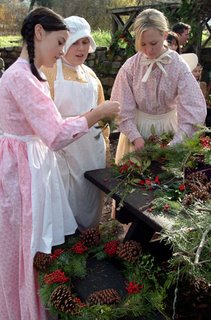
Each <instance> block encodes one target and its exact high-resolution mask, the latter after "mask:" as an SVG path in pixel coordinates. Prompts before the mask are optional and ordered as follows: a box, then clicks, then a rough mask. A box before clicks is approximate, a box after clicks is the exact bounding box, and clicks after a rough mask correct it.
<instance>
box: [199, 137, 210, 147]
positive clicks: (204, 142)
mask: <svg viewBox="0 0 211 320" xmlns="http://www.w3.org/2000/svg"><path fill="white" fill-rule="evenodd" d="M200 144H201V145H202V146H203V147H204V148H207V149H210V148H211V138H210V137H207V136H206V137H201V138H200Z"/></svg>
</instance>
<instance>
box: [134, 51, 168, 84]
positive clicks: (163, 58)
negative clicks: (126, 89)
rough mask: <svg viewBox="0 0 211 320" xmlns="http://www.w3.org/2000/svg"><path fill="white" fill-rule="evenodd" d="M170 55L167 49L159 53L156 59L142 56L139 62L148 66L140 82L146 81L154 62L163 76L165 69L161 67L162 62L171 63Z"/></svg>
mask: <svg viewBox="0 0 211 320" xmlns="http://www.w3.org/2000/svg"><path fill="white" fill-rule="evenodd" d="M171 60H172V59H171V57H170V55H169V54H168V50H167V51H165V52H164V53H163V54H161V55H160V56H159V57H158V58H156V59H149V58H147V57H146V56H145V57H144V58H142V59H141V61H140V63H141V64H143V65H145V66H148V68H147V71H146V73H145V75H144V77H143V78H142V80H141V81H142V82H147V80H148V78H149V75H150V73H151V71H152V68H153V66H154V65H155V64H156V65H157V66H158V68H160V70H161V71H162V72H163V74H164V75H165V76H167V73H166V70H165V69H164V67H163V64H169V63H171Z"/></svg>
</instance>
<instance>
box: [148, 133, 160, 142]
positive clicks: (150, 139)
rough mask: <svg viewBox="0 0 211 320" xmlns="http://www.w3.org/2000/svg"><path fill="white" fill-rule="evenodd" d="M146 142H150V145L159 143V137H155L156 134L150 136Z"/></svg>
mask: <svg viewBox="0 0 211 320" xmlns="http://www.w3.org/2000/svg"><path fill="white" fill-rule="evenodd" d="M147 142H150V143H154V144H156V143H160V142H161V140H160V137H159V136H157V135H156V134H151V136H149V138H148V139H147Z"/></svg>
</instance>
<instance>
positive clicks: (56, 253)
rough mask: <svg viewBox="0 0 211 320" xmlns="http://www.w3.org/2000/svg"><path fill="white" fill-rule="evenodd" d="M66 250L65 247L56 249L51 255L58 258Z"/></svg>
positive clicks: (52, 257)
mask: <svg viewBox="0 0 211 320" xmlns="http://www.w3.org/2000/svg"><path fill="white" fill-rule="evenodd" d="M63 252H64V250H63V249H56V250H55V251H54V252H53V254H52V255H51V259H53V260H54V259H57V258H58V257H59V256H60V255H61V254H62V253H63Z"/></svg>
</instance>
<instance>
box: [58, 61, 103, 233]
mask: <svg viewBox="0 0 211 320" xmlns="http://www.w3.org/2000/svg"><path fill="white" fill-rule="evenodd" d="M84 75H85V78H86V79H87V82H86V83H81V82H78V81H71V80H64V76H63V71H62V62H61V60H58V61H57V77H56V80H55V82H54V102H55V104H56V106H57V108H58V110H59V112H60V113H61V115H62V117H63V118H66V117H71V116H78V115H81V114H83V113H85V112H87V111H89V110H90V109H91V108H95V107H96V106H97V97H98V85H97V81H96V80H95V79H94V78H93V77H91V76H90V75H89V74H88V72H86V73H84ZM97 126H98V125H97V124H96V125H95V126H94V127H92V128H91V129H90V130H89V132H88V133H87V134H86V135H84V136H83V137H81V138H80V139H78V140H77V141H75V142H73V143H71V144H70V145H69V146H67V147H66V148H64V149H63V150H62V151H61V152H58V155H57V158H58V163H59V167H60V170H61V174H62V178H63V181H64V185H65V189H66V192H67V195H68V198H69V203H70V206H71V208H72V210H73V214H74V216H75V218H76V221H77V223H78V227H79V229H80V230H83V229H86V228H90V227H93V226H96V225H97V224H98V223H99V221H100V218H101V214H102V207H103V193H102V192H101V191H100V190H99V189H98V188H97V187H95V186H94V185H93V184H92V183H91V182H89V181H88V180H87V179H85V178H84V172H85V171H88V170H94V169H100V168H104V167H105V163H106V146H105V142H104V138H103V134H102V133H101V129H100V128H96V127H97Z"/></svg>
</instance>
